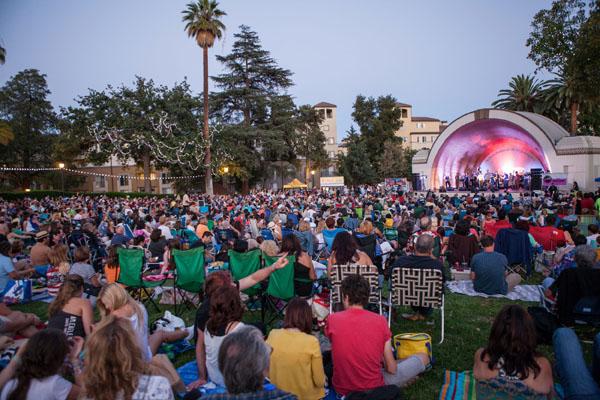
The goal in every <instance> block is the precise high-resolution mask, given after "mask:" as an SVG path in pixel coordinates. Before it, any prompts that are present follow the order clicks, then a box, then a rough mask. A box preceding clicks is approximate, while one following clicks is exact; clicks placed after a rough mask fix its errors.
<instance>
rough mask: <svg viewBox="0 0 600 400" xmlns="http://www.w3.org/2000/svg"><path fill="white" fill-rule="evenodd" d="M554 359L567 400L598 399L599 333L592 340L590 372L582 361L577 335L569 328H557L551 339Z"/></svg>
mask: <svg viewBox="0 0 600 400" xmlns="http://www.w3.org/2000/svg"><path fill="white" fill-rule="evenodd" d="M552 341H553V343H554V354H555V358H556V372H557V373H558V376H559V377H560V381H561V383H562V386H563V388H564V391H565V399H567V400H592V399H596V400H597V399H600V387H599V386H598V383H597V381H596V380H597V379H598V378H600V333H599V334H598V335H596V337H595V338H594V349H593V362H592V370H591V371H590V369H589V368H588V366H587V365H586V364H585V360H584V359H583V351H582V350H581V345H580V344H579V339H577V335H576V334H575V332H574V331H573V330H572V329H571V328H559V329H557V330H556V331H555V332H554V336H553V338H552Z"/></svg>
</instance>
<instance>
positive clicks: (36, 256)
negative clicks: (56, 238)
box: [29, 231, 50, 276]
mask: <svg viewBox="0 0 600 400" xmlns="http://www.w3.org/2000/svg"><path fill="white" fill-rule="evenodd" d="M35 240H36V242H37V243H36V244H35V245H34V246H33V247H32V248H31V251H30V253H29V256H30V257H31V265H32V266H33V268H35V270H36V271H37V272H38V273H39V274H40V275H42V276H46V270H47V269H48V265H49V264H50V258H49V257H48V256H49V254H50V247H48V244H49V243H50V236H49V235H48V232H46V231H39V232H38V233H36V234H35Z"/></svg>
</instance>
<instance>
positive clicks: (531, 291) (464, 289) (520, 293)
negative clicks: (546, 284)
mask: <svg viewBox="0 0 600 400" xmlns="http://www.w3.org/2000/svg"><path fill="white" fill-rule="evenodd" d="M446 286H447V287H448V290H450V291H451V292H452V293H459V294H464V295H467V296H478V297H497V298H507V299H511V300H521V301H531V302H539V301H540V292H539V289H538V285H518V286H517V287H515V288H514V290H512V291H511V292H510V293H508V294H507V295H502V294H494V295H488V294H485V293H479V292H476V291H475V290H474V289H473V281H450V282H448V283H446Z"/></svg>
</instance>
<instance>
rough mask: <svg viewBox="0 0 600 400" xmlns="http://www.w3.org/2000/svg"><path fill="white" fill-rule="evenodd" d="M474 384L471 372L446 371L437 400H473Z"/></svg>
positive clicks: (475, 382) (474, 393)
mask: <svg viewBox="0 0 600 400" xmlns="http://www.w3.org/2000/svg"><path fill="white" fill-rule="evenodd" d="M476 384H477V381H476V380H475V378H473V371H464V372H455V371H449V370H446V372H445V374H444V384H443V385H442V389H441V390H440V396H439V400H475V399H476V398H477V397H476V391H475V386H476Z"/></svg>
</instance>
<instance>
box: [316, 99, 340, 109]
mask: <svg viewBox="0 0 600 400" xmlns="http://www.w3.org/2000/svg"><path fill="white" fill-rule="evenodd" d="M314 107H315V108H322V107H337V106H336V105H335V104H331V103H327V102H326V101H322V102H320V103H317V104H315V106H314Z"/></svg>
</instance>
